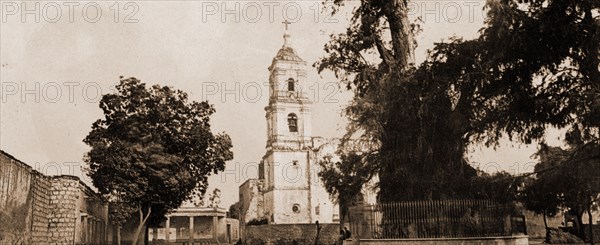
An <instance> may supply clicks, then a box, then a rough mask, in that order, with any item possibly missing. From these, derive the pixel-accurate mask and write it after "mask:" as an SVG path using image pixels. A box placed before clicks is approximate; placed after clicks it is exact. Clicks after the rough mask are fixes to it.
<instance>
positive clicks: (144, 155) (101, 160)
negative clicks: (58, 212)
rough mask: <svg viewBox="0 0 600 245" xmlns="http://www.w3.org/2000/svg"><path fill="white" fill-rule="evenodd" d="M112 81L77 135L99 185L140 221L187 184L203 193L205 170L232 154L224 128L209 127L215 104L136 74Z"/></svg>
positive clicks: (168, 206) (181, 197) (171, 202)
mask: <svg viewBox="0 0 600 245" xmlns="http://www.w3.org/2000/svg"><path fill="white" fill-rule="evenodd" d="M116 89H117V92H116V93H113V94H106V95H104V96H103V97H102V100H101V101H100V108H101V109H102V111H103V113H104V118H102V119H99V120H97V121H96V122H94V123H93V125H92V130H91V132H90V133H89V134H88V135H87V137H86V138H85V139H84V142H85V143H86V144H87V145H89V146H90V147H91V149H90V151H89V152H88V153H87V154H86V156H85V160H86V162H87V163H88V164H89V173H88V175H89V176H90V177H91V179H92V181H93V184H94V186H96V187H97V188H98V191H99V192H100V193H101V194H103V195H105V196H107V197H109V199H111V200H117V201H118V202H120V203H123V204H127V205H129V206H130V207H133V208H135V210H137V212H138V213H139V214H140V221H142V222H140V227H139V229H141V227H142V226H143V225H144V224H145V223H147V222H148V221H150V222H151V223H154V224H156V223H158V222H160V221H161V220H162V219H163V218H164V215H165V214H166V213H168V212H170V211H171V210H173V209H175V208H178V207H179V206H180V205H181V204H182V202H183V201H185V200H189V199H190V197H191V196H192V194H193V193H194V192H197V193H202V194H204V192H205V191H206V187H207V184H208V183H207V176H208V175H210V174H216V173H218V172H219V171H223V170H224V167H225V161H227V160H230V159H232V157H233V153H232V152H231V150H230V149H231V147H232V145H231V140H230V138H229V136H228V135H226V134H224V133H222V134H213V133H212V132H211V130H210V120H209V118H210V116H211V115H212V114H213V113H214V112H215V110H214V108H213V107H212V106H211V105H209V104H208V103H207V102H195V101H191V102H190V101H188V97H187V94H186V93H184V92H182V91H180V90H174V89H172V88H170V87H166V86H165V87H160V86H158V85H154V86H152V87H150V88H146V85H145V84H144V83H142V82H141V81H140V80H138V79H135V78H126V79H124V78H121V80H120V83H119V84H118V85H117V86H116ZM119 210H128V209H119ZM123 215H125V216H127V214H123ZM129 215H131V213H129ZM142 216H143V217H144V218H143V219H142ZM139 229H138V230H137V232H138V233H139ZM135 237H137V236H135Z"/></svg>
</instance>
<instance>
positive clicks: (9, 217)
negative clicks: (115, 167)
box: [0, 150, 111, 245]
mask: <svg viewBox="0 0 600 245" xmlns="http://www.w3.org/2000/svg"><path fill="white" fill-rule="evenodd" d="M110 229H111V226H110V223H109V220H108V204H107V203H106V202H105V201H104V199H102V198H101V196H100V195H99V194H98V193H96V192H94V190H92V189H91V188H90V187H89V186H87V185H86V184H85V183H83V182H82V181H81V180H80V179H79V178H78V177H76V176H69V175H60V176H47V175H44V174H42V173H40V172H38V171H36V170H34V169H33V168H32V167H31V166H30V165H28V164H25V163H24V162H22V161H20V160H18V159H17V158H15V157H13V156H12V155H10V154H8V153H6V152H4V151H2V150H0V244H34V245H35V244H40V245H41V244H44V245H45V244H77V245H79V244H107V240H106V239H107V231H108V230H110Z"/></svg>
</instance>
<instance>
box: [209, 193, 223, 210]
mask: <svg viewBox="0 0 600 245" xmlns="http://www.w3.org/2000/svg"><path fill="white" fill-rule="evenodd" d="M219 204H221V190H220V189H219V188H215V189H214V190H213V192H212V193H211V194H210V195H208V206H209V207H211V208H218V207H219Z"/></svg>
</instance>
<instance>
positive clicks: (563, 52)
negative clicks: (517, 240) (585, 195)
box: [317, 0, 600, 201]
mask: <svg viewBox="0 0 600 245" xmlns="http://www.w3.org/2000/svg"><path fill="white" fill-rule="evenodd" d="M334 3H336V4H342V3H343V0H336V1H334ZM599 5H600V2H598V1H593V0H518V1H517V0H498V1H488V4H487V5H486V9H487V13H488V14H487V17H486V22H485V26H484V28H483V29H482V30H481V32H480V33H481V35H480V37H479V38H477V39H474V40H466V41H465V40H462V39H460V38H452V39H451V40H450V42H448V43H439V44H436V45H435V47H434V49H433V50H431V52H430V55H429V57H428V58H427V60H426V61H425V62H424V63H423V64H420V65H419V66H417V67H414V66H412V65H411V61H412V59H411V57H412V52H413V51H412V47H413V44H412V41H411V40H412V38H411V36H412V35H413V32H412V31H411V30H415V29H417V28H414V26H413V25H410V24H409V22H408V19H407V18H408V17H407V8H406V7H407V0H390V1H384V0H362V1H361V5H360V7H358V8H357V9H356V10H355V11H354V17H353V18H352V24H351V25H350V27H349V28H348V29H347V31H346V32H345V33H342V34H339V35H335V36H333V37H332V40H331V42H330V43H328V44H327V45H326V46H325V51H326V52H327V53H328V55H327V56H326V57H324V58H323V59H321V61H319V62H318V63H317V67H318V69H319V70H320V71H323V70H325V69H330V70H332V71H334V73H335V74H336V75H337V76H338V77H339V78H341V80H342V81H343V82H345V83H346V84H347V85H348V88H349V89H351V90H352V91H353V92H354V94H355V96H354V100H353V102H352V103H351V105H350V106H348V107H347V109H346V114H347V116H348V117H349V119H350V126H349V130H348V132H349V133H348V135H347V138H351V137H356V135H357V134H358V135H359V136H360V137H362V138H363V139H366V140H370V141H372V142H374V143H375V144H378V145H379V147H378V148H377V149H376V150H374V151H373V152H372V154H371V155H377V156H378V157H377V158H376V159H375V160H373V161H372V166H373V169H374V171H377V172H378V173H379V177H380V188H381V189H380V199H381V200H382V201H393V200H403V199H432V198H446V197H470V196H473V193H471V192H470V191H468V190H469V183H470V181H469V179H471V178H472V177H474V176H475V175H476V171H475V170H474V169H472V168H471V167H470V166H469V165H468V164H467V161H466V157H465V155H466V148H467V146H468V145H469V144H471V143H474V142H482V143H486V144H488V145H496V144H497V143H498V141H499V139H500V138H501V137H503V136H506V135H507V136H509V137H510V139H517V140H520V141H522V142H525V143H530V142H531V141H533V140H538V139H541V138H543V137H544V132H545V129H547V128H548V127H557V128H572V127H578V128H581V130H579V131H578V132H579V133H580V134H581V137H580V138H581V139H582V140H583V141H585V142H594V140H595V139H597V138H598V126H599V125H600V116H598V115H600V82H599V79H600V72H599V70H598V64H599V61H598V60H599V59H598V57H599V56H598V48H599V45H600V28H599V26H600V24H599V21H598V9H599V8H600V6H599ZM372 53H375V54H376V56H375V57H372V56H370V55H369V54H372Z"/></svg>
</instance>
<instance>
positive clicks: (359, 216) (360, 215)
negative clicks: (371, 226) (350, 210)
mask: <svg viewBox="0 0 600 245" xmlns="http://www.w3.org/2000/svg"><path fill="white" fill-rule="evenodd" d="M355 207H356V212H355V213H356V218H355V219H354V223H355V224H356V225H355V226H356V230H354V231H351V232H354V235H353V236H354V238H352V241H353V242H354V245H360V237H361V234H360V233H361V231H362V229H363V220H364V205H363V202H362V200H359V201H358V202H356V206H355Z"/></svg>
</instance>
